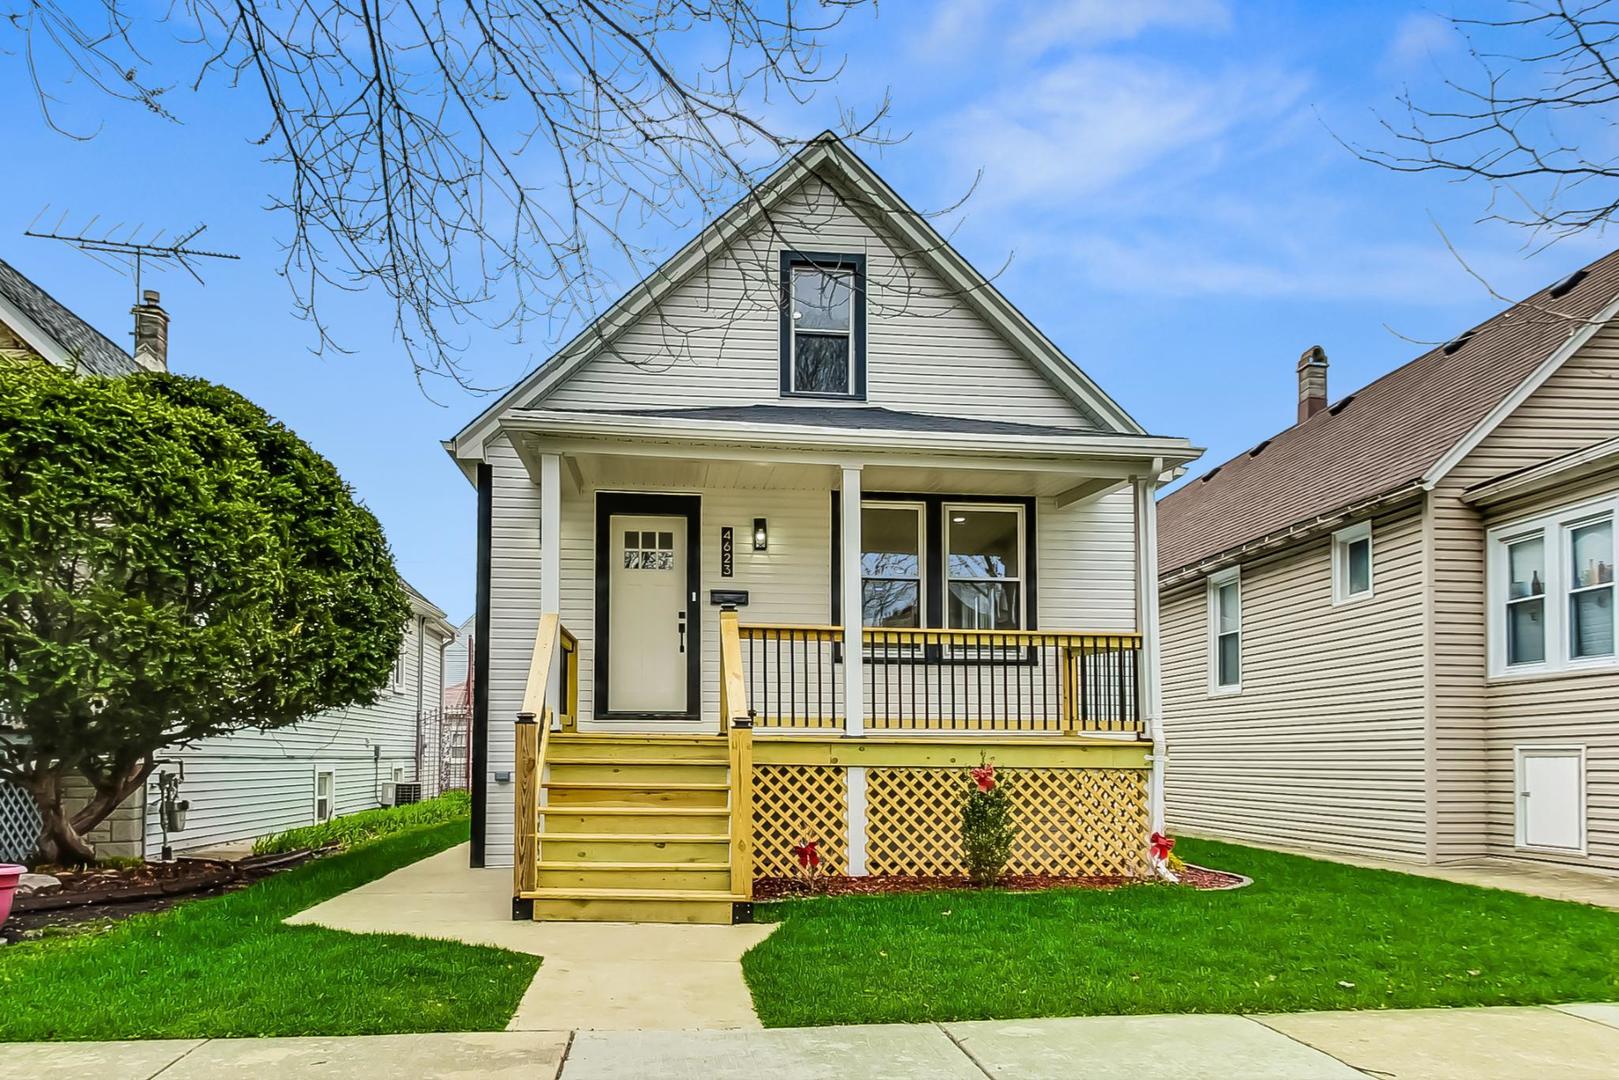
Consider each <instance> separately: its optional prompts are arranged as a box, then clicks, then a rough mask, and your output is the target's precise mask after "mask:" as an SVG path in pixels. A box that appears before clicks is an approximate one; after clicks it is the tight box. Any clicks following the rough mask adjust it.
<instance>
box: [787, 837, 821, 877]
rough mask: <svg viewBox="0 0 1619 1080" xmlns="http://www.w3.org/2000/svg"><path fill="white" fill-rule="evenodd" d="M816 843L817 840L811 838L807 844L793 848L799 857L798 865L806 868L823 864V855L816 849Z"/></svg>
mask: <svg viewBox="0 0 1619 1080" xmlns="http://www.w3.org/2000/svg"><path fill="white" fill-rule="evenodd" d="M816 843H817V841H815V840H811V841H809V842H808V843H806V844H802V845H800V846H799V847H795V848H793V854H794V855H796V856H797V857H798V865H799V866H801V867H803V868H804V869H806V870H809V869H813V868H815V867H818V866H820V865H821V856H820V854H819V853H818V852H817V851H816V850H815V845H816Z"/></svg>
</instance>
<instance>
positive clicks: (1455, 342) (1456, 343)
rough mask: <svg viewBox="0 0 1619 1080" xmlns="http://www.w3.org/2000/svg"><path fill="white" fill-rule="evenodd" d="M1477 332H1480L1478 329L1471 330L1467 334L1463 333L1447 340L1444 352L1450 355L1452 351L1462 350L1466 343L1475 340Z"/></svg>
mask: <svg viewBox="0 0 1619 1080" xmlns="http://www.w3.org/2000/svg"><path fill="white" fill-rule="evenodd" d="M1477 333H1478V331H1477V330H1469V331H1467V333H1465V334H1461V335H1460V336H1458V337H1454V338H1451V339H1450V340H1449V341H1447V342H1445V345H1444V348H1443V350H1442V351H1443V352H1444V354H1445V355H1446V356H1450V355H1451V354H1452V353H1456V352H1460V351H1461V348H1462V346H1463V345H1466V344H1467V343H1468V342H1469V341H1472V340H1473V335H1475V334H1477Z"/></svg>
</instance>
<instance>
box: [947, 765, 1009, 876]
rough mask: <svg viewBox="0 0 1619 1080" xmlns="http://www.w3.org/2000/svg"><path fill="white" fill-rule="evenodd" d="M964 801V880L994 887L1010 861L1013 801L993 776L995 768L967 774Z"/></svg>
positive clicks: (962, 844) (983, 767)
mask: <svg viewBox="0 0 1619 1080" xmlns="http://www.w3.org/2000/svg"><path fill="white" fill-rule="evenodd" d="M968 776H969V778H970V779H969V783H968V784H967V798H966V800H965V801H964V802H963V803H962V807H961V851H962V854H963V855H964V856H965V857H966V860H967V876H968V877H970V878H972V880H973V883H974V884H976V885H993V884H995V882H996V881H997V880H998V879H999V878H1000V876H1001V872H1002V871H1003V870H1005V869H1006V863H1007V860H1009V859H1010V858H1011V857H1012V840H1013V839H1014V838H1015V837H1016V836H1017V829H1016V827H1015V826H1014V825H1013V824H1012V800H1011V799H1010V798H1009V797H1008V796H1007V794H1006V789H1005V788H1004V787H1002V786H1001V784H1000V782H999V780H998V779H997V778H996V776H995V766H994V765H991V764H984V765H980V766H978V768H976V769H970V770H968Z"/></svg>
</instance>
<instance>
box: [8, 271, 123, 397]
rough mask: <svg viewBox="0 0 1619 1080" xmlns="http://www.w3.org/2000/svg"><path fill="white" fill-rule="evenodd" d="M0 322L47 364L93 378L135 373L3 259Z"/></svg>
mask: <svg viewBox="0 0 1619 1080" xmlns="http://www.w3.org/2000/svg"><path fill="white" fill-rule="evenodd" d="M0 322H3V323H5V324H6V325H7V326H10V327H11V328H12V329H13V330H14V331H15V332H16V333H17V336H18V337H20V338H22V339H23V340H24V341H26V342H28V345H29V347H30V348H32V349H34V350H35V351H36V352H38V353H39V354H40V355H41V356H43V357H45V359H47V360H49V361H50V362H51V363H53V364H57V365H59V366H62V367H69V368H72V369H73V370H75V371H82V372H87V373H89V374H93V375H129V374H132V373H133V372H136V371H139V370H140V367H139V365H137V364H136V363H135V360H134V358H133V357H131V356H130V355H129V353H127V352H125V351H124V350H123V349H121V348H119V347H118V346H117V345H115V344H114V343H113V341H112V339H110V338H109V337H107V335H105V334H103V333H102V332H101V331H100V330H97V329H96V328H95V327H93V326H91V325H90V324H89V323H87V322H85V321H84V320H83V319H81V318H79V317H78V316H77V315H75V314H74V313H73V311H72V310H71V309H70V308H68V307H67V305H65V304H63V303H62V302H61V301H59V300H57V299H56V298H55V297H54V296H52V295H51V294H50V293H48V292H46V291H45V290H44V289H42V288H40V287H39V286H38V285H36V284H34V282H33V281H31V280H30V279H29V278H28V277H27V276H26V275H25V274H23V272H22V271H20V270H18V269H17V268H16V267H15V266H12V265H11V264H10V263H8V262H6V261H5V260H4V259H0Z"/></svg>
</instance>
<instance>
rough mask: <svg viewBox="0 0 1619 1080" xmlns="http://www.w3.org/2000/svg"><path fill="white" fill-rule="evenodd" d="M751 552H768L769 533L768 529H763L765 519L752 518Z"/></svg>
mask: <svg viewBox="0 0 1619 1080" xmlns="http://www.w3.org/2000/svg"><path fill="white" fill-rule="evenodd" d="M753 550H754V551H769V550H770V532H769V530H768V529H766V528H765V519H764V518H754V519H753Z"/></svg>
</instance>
